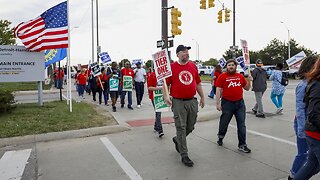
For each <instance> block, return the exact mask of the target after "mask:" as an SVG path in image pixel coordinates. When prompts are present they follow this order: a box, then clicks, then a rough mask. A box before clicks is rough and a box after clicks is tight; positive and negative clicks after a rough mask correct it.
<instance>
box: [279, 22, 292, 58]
mask: <svg viewBox="0 0 320 180" xmlns="http://www.w3.org/2000/svg"><path fill="white" fill-rule="evenodd" d="M280 23H281V24H283V25H284V27H285V28H286V29H287V31H288V59H290V57H291V56H290V30H289V28H288V27H287V26H286V24H285V23H284V22H283V21H280Z"/></svg>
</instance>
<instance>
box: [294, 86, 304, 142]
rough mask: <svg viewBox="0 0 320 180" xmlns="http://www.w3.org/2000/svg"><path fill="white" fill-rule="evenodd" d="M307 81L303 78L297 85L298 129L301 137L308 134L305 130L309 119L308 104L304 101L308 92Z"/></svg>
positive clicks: (296, 118)
mask: <svg viewBox="0 0 320 180" xmlns="http://www.w3.org/2000/svg"><path fill="white" fill-rule="evenodd" d="M306 87H307V81H306V80H302V81H300V82H299V84H298V85H297V87H296V117H295V120H296V121H297V125H298V128H297V129H298V130H297V135H298V137H299V138H305V137H306V134H305V131H304V126H305V123H306V119H307V108H306V104H305V103H304V102H303V98H304V94H305V93H306Z"/></svg>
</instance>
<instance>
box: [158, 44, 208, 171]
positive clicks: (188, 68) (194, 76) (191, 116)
mask: <svg viewBox="0 0 320 180" xmlns="http://www.w3.org/2000/svg"><path fill="white" fill-rule="evenodd" d="M189 49H191V47H187V46H184V45H179V46H178V47H177V50H176V54H177V57H178V58H179V60H178V61H177V62H174V63H172V64H171V70H172V76H171V77H169V78H167V79H166V82H167V85H168V87H169V88H170V95H171V96H172V99H170V98H169V96H168V95H167V93H166V90H165V89H164V90H163V92H164V97H165V100H166V102H167V104H168V105H172V111H173V114H174V122H175V126H176V136H175V137H173V138H172V140H173V142H174V143H175V148H176V151H177V152H178V153H180V155H181V161H182V163H183V164H184V165H186V166H188V167H191V166H193V161H192V160H191V159H190V158H189V156H188V148H187V139H186V137H187V136H188V135H189V134H190V133H191V132H192V131H193V129H194V125H195V123H196V121H197V114H198V101H197V98H196V97H195V95H196V92H198V94H199V95H200V103H199V105H200V106H201V107H202V108H203V107H204V95H203V90H202V86H201V80H200V76H199V73H198V68H197V66H196V65H195V64H194V63H193V62H191V61H189V52H188V50H189Z"/></svg>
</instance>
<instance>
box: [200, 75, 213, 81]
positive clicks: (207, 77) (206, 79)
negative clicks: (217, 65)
mask: <svg viewBox="0 0 320 180" xmlns="http://www.w3.org/2000/svg"><path fill="white" fill-rule="evenodd" d="M200 78H201V81H211V76H210V75H201V76H200Z"/></svg>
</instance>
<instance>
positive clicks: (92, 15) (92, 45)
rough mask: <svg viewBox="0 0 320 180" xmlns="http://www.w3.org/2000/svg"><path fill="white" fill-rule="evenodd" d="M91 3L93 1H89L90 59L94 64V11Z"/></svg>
mask: <svg viewBox="0 0 320 180" xmlns="http://www.w3.org/2000/svg"><path fill="white" fill-rule="evenodd" d="M93 1H94V0H91V25H92V29H91V33H92V44H91V48H92V59H91V62H94V23H93V21H94V14H93V13H94V12H93V11H94V10H93V6H94V4H93Z"/></svg>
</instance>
